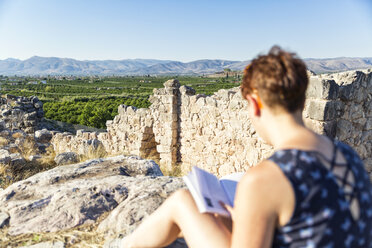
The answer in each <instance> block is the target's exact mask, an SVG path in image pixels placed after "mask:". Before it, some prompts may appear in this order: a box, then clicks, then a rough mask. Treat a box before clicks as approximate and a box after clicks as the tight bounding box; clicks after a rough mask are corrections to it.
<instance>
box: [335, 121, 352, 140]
mask: <svg viewBox="0 0 372 248" xmlns="http://www.w3.org/2000/svg"><path fill="white" fill-rule="evenodd" d="M352 132H353V125H352V123H351V122H350V121H347V120H343V119H341V120H339V121H338V123H337V131H336V137H337V138H338V139H339V140H341V141H344V142H345V141H346V140H347V139H349V138H351V137H352V136H353V134H352Z"/></svg>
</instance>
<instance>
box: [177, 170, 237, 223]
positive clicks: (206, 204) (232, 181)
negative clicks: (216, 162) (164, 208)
mask: <svg viewBox="0 0 372 248" xmlns="http://www.w3.org/2000/svg"><path fill="white" fill-rule="evenodd" d="M243 175H244V172H240V173H234V174H231V175H227V176H225V177H222V178H221V179H218V178H217V177H216V176H215V175H213V174H211V173H209V172H207V171H205V170H202V169H200V168H198V167H193V168H192V171H191V172H190V173H189V174H188V175H186V176H184V177H183V180H184V181H185V183H186V186H187V187H188V188H189V191H190V193H191V195H192V196H193V197H194V200H195V202H196V205H197V207H198V209H199V211H200V212H201V213H216V214H220V215H223V216H227V217H229V216H230V214H229V212H228V211H227V210H226V209H225V208H223V207H222V206H221V204H220V202H223V203H225V204H228V205H230V206H234V198H235V191H236V186H237V184H238V182H239V180H240V179H241V177H242V176H243Z"/></svg>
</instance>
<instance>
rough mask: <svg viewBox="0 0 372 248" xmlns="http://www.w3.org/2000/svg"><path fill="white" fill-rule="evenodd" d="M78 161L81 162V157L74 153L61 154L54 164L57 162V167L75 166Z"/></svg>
mask: <svg viewBox="0 0 372 248" xmlns="http://www.w3.org/2000/svg"><path fill="white" fill-rule="evenodd" d="M78 161H79V157H78V155H77V154H76V153H74V152H64V153H60V154H58V155H57V156H56V157H55V158H54V162H56V164H57V165H66V164H73V163H76V162H78Z"/></svg>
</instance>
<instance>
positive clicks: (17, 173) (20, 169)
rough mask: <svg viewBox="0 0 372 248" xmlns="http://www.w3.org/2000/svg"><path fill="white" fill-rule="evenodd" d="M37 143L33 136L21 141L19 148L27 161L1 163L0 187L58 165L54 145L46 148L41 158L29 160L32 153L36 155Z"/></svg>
mask: <svg viewBox="0 0 372 248" xmlns="http://www.w3.org/2000/svg"><path fill="white" fill-rule="evenodd" d="M36 147H37V146H36V143H35V140H34V139H33V137H31V136H28V137H26V138H25V139H24V140H23V142H21V143H20V145H19V146H18V149H19V151H20V153H21V155H22V157H24V158H25V159H26V161H25V163H23V164H21V165H17V166H12V165H11V164H0V187H1V188H6V187H8V186H9V185H11V184H13V183H15V182H18V181H20V180H24V179H26V178H29V177H31V176H33V175H35V174H37V173H39V172H42V171H46V170H49V169H52V168H54V167H55V166H56V163H55V162H54V157H55V152H54V149H53V146H49V147H48V148H47V149H46V153H45V154H43V156H42V157H41V159H39V160H37V161H28V160H27V159H28V158H29V157H30V156H31V155H35V151H36V150H37V148H36Z"/></svg>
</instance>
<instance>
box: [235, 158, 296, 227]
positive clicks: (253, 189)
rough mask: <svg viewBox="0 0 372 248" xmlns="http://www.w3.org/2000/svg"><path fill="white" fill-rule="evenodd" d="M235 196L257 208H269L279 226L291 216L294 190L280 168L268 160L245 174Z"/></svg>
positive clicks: (293, 204)
mask: <svg viewBox="0 0 372 248" xmlns="http://www.w3.org/2000/svg"><path fill="white" fill-rule="evenodd" d="M237 195H240V196H241V197H239V198H240V199H244V201H247V202H248V204H252V203H253V202H254V203H255V204H258V205H260V206H259V207H258V208H265V209H267V208H269V209H270V210H269V211H272V212H273V213H275V215H276V216H277V218H278V224H280V225H284V224H285V223H287V222H288V221H289V219H290V217H291V216H292V214H293V210H294V206H295V193H294V189H293V188H292V186H291V183H290V181H289V180H288V179H287V178H286V176H285V175H284V174H283V173H282V171H281V170H280V168H278V166H276V165H275V163H273V162H272V161H270V160H264V161H262V162H261V163H259V164H258V165H256V166H254V167H252V168H250V169H249V170H248V171H247V173H245V175H244V176H243V177H242V179H241V181H239V184H238V190H237ZM268 203H269V204H268ZM261 205H262V206H261Z"/></svg>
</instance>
